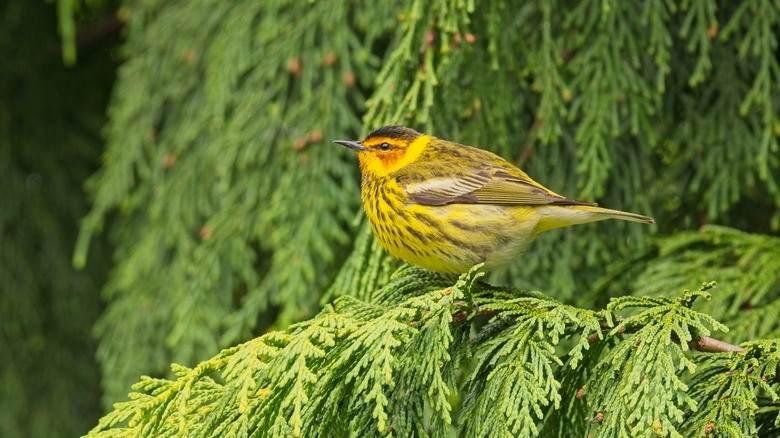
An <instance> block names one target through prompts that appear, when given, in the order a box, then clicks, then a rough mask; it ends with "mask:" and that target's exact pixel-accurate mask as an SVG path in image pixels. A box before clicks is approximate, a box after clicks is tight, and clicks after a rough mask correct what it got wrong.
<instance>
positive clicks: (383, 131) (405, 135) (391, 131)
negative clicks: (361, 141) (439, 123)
mask: <svg viewBox="0 0 780 438" xmlns="http://www.w3.org/2000/svg"><path fill="white" fill-rule="evenodd" d="M420 135H422V134H420V133H419V132H417V131H415V130H414V129H411V128H407V127H406V126H400V125H388V126H383V127H381V128H378V129H375V130H374V132H372V133H371V134H368V137H366V140H368V139H370V138H378V137H390V138H398V139H401V140H406V141H412V140H414V139H415V138H417V137H419V136H420Z"/></svg>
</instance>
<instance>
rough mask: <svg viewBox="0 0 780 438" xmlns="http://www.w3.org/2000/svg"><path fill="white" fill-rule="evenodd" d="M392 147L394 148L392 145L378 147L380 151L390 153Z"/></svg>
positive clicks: (386, 144) (383, 144) (385, 144)
mask: <svg viewBox="0 0 780 438" xmlns="http://www.w3.org/2000/svg"><path fill="white" fill-rule="evenodd" d="M391 147H392V146H390V143H382V144H380V145H379V146H377V149H379V150H380V151H389V150H390V148H391Z"/></svg>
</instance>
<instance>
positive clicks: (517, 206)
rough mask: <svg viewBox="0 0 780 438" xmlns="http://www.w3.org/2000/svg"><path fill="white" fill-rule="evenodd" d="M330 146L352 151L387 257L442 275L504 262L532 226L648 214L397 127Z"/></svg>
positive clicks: (539, 229) (526, 241)
mask: <svg viewBox="0 0 780 438" xmlns="http://www.w3.org/2000/svg"><path fill="white" fill-rule="evenodd" d="M334 143H337V144H339V145H342V146H344V147H346V148H349V149H352V150H353V151H355V152H356V153H357V157H358V162H359V167H360V173H361V183H360V186H361V200H362V204H363V209H364V210H365V213H366V216H367V217H368V221H369V223H370V225H371V229H372V231H373V233H374V235H375V236H376V238H377V240H378V241H379V243H380V245H381V246H382V247H383V248H384V249H385V251H387V253H389V254H390V255H391V256H392V257H394V258H397V259H400V260H402V261H404V262H406V263H409V264H412V265H416V266H419V267H421V268H423V269H426V270H429V271H433V272H439V273H449V274H460V273H464V272H467V271H468V270H469V269H470V268H472V267H473V266H475V265H477V264H479V263H483V264H484V265H483V268H482V269H484V270H485V271H490V270H494V269H497V268H500V267H502V266H505V265H507V264H509V263H510V262H511V261H513V260H514V259H515V258H517V257H518V255H519V254H520V253H522V252H523V251H524V250H525V249H526V248H527V247H528V246H529V245H530V244H531V242H533V240H534V239H535V238H536V237H537V236H538V235H539V234H541V233H543V232H545V231H548V230H552V229H555V228H561V227H566V226H570V225H577V224H585V223H588V222H595V221H600V220H604V219H622V220H627V221H633V222H640V223H645V224H652V223H654V220H653V219H652V218H650V217H648V216H643V215H640V214H635V213H629V212H625V211H620V210H612V209H608V208H602V207H599V206H597V205H596V204H593V203H589V202H584V201H577V200H573V199H568V198H566V197H564V196H561V195H559V194H557V193H555V192H553V191H551V190H550V189H547V188H545V187H544V186H542V185H541V184H539V183H538V182H536V181H534V180H533V179H531V178H530V177H529V176H528V175H527V174H526V173H525V172H523V171H522V170H520V169H519V168H517V167H516V166H514V165H513V164H511V163H510V162H508V161H507V160H505V159H503V158H501V157H499V156H498V155H496V154H494V153H492V152H489V151H486V150H483V149H478V148H475V147H472V146H466V145H462V144H458V143H455V142H452V141H447V140H443V139H439V138H436V137H434V136H432V135H428V134H423V133H420V132H417V131H415V130H414V129H411V128H407V127H404V126H399V125H389V126H383V127H381V128H378V129H376V130H374V131H373V132H371V133H370V134H368V136H367V137H366V138H365V139H363V140H362V141H361V140H336V141H334Z"/></svg>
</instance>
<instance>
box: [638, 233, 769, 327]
mask: <svg viewBox="0 0 780 438" xmlns="http://www.w3.org/2000/svg"><path fill="white" fill-rule="evenodd" d="M658 247H659V255H658V256H657V257H655V258H654V259H653V260H652V261H650V263H648V264H647V265H646V268H645V270H644V272H642V273H641V275H640V276H639V279H638V281H637V292H638V293H640V294H652V293H653V292H654V291H661V290H674V289H680V288H682V287H684V286H685V284H686V282H690V281H705V280H707V279H709V278H718V283H719V284H720V285H721V286H720V287H719V288H718V289H717V293H715V296H714V299H713V300H712V301H706V302H703V303H702V304H703V305H701V306H700V308H701V310H702V311H704V312H706V313H708V314H710V315H712V316H713V317H715V318H717V319H718V320H720V321H723V322H724V323H725V324H727V325H728V326H729V327H732V328H733V329H734V333H735V334H734V335H733V336H730V337H729V338H730V339H732V340H736V339H758V338H777V337H780V320H778V318H777V317H776V315H779V314H780V283H779V282H778V278H779V276H780V239H778V238H777V237H770V236H766V235H761V234H750V233H745V232H741V231H739V230H735V229H732V228H726V227H719V226H707V227H705V228H703V229H702V230H700V231H691V232H686V233H678V234H675V235H674V236H670V237H667V238H664V239H662V240H660V241H659V243H658Z"/></svg>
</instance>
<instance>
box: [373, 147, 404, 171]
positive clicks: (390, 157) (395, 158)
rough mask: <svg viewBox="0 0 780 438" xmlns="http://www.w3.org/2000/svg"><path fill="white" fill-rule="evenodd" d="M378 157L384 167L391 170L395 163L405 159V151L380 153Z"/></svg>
mask: <svg viewBox="0 0 780 438" xmlns="http://www.w3.org/2000/svg"><path fill="white" fill-rule="evenodd" d="M377 155H378V157H379V161H381V162H382V166H384V168H385V169H388V170H389V169H390V168H392V167H393V165H395V163H397V162H399V161H401V158H403V157H404V151H401V150H394V151H390V152H384V153H379V154H377Z"/></svg>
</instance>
